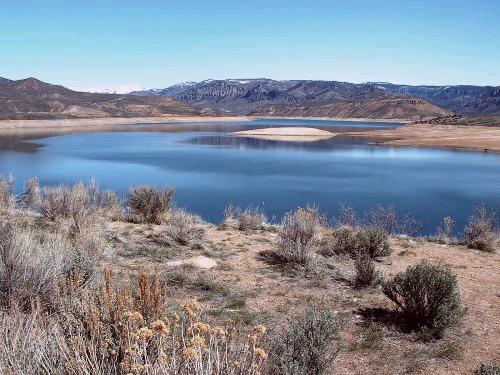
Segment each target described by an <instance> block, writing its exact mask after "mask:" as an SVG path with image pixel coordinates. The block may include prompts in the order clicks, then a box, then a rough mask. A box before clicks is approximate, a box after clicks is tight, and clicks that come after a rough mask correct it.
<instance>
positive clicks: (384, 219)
mask: <svg viewBox="0 0 500 375" xmlns="http://www.w3.org/2000/svg"><path fill="white" fill-rule="evenodd" d="M365 224H366V226H367V227H370V228H375V229H378V230H380V231H383V232H385V233H387V234H392V233H394V232H395V231H396V229H397V228H398V215H397V213H396V210H395V209H394V207H393V206H388V207H384V206H383V205H381V204H378V205H377V206H375V208H372V209H371V210H369V211H368V212H366V213H365Z"/></svg>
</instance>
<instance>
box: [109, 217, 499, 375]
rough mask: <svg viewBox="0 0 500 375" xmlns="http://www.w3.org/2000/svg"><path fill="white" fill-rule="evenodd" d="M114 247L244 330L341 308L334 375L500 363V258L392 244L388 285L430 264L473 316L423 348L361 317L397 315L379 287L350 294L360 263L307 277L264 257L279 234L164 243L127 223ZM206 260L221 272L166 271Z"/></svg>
mask: <svg viewBox="0 0 500 375" xmlns="http://www.w3.org/2000/svg"><path fill="white" fill-rule="evenodd" d="M107 232H108V233H109V234H110V238H111V241H112V243H113V247H114V254H115V255H113V256H112V257H111V258H110V259H108V261H107V262H108V264H107V265H108V266H111V267H113V268H115V269H117V270H122V271H123V272H126V271H129V270H139V269H141V268H142V267H145V266H153V267H158V269H160V270H161V271H164V272H165V278H166V280H167V283H168V284H169V285H170V290H171V293H172V297H173V298H176V299H177V298H179V299H185V298H188V297H193V296H195V297H197V298H198V299H199V300H200V301H202V302H203V304H204V305H205V306H206V314H207V315H208V316H213V317H214V318H215V317H217V318H221V317H222V318H225V317H229V318H232V319H235V320H237V321H240V322H242V323H243V324H255V323H263V324H265V325H267V326H268V327H270V328H271V329H272V327H276V326H278V325H281V324H284V323H285V322H286V319H287V318H292V317H293V316H295V314H297V313H298V312H300V311H302V310H303V309H304V308H306V307H308V306H325V307H328V308H332V309H334V310H335V311H336V312H337V314H338V316H339V317H342V319H345V322H346V326H345V328H344V330H343V333H342V338H343V345H342V349H341V351H340V354H339V356H338V357H337V359H336V361H335V363H334V368H333V369H332V371H333V372H334V373H338V374H407V373H420V374H472V373H473V371H474V369H476V368H477V367H478V366H479V365H480V364H481V363H482V362H485V363H486V362H490V361H493V360H498V359H499V358H500V323H499V322H500V308H499V307H500V304H499V298H500V272H499V270H500V267H499V266H500V256H499V255H498V254H494V253H485V252H480V251H476V250H471V249H468V248H466V247H463V246H457V245H442V244H437V243H432V242H427V241H423V240H422V241H421V240H410V239H407V238H391V247H392V249H393V252H392V255H391V256H390V257H388V258H386V259H384V260H383V261H382V262H379V263H377V268H378V270H379V271H381V272H382V274H383V275H384V276H386V277H387V276H390V275H394V274H395V273H397V272H399V271H402V270H404V269H406V268H407V267H408V266H409V265H412V264H415V263H418V262H420V261H421V260H423V259H427V260H428V261H429V262H431V263H441V264H446V265H449V266H450V267H451V269H452V270H453V272H455V273H456V275H457V277H458V280H459V287H460V292H461V296H462V301H463V303H464V305H465V306H466V307H467V309H468V312H467V315H466V316H465V318H464V319H463V321H462V322H461V323H460V324H459V325H458V326H456V327H453V328H451V329H449V330H448V331H447V332H446V334H445V336H444V337H443V338H442V339H440V340H436V341H430V342H424V341H421V340H419V339H418V337H417V336H416V335H415V334H410V333H402V332H400V331H399V330H398V329H396V328H395V327H392V326H389V325H387V324H385V323H380V322H370V321H368V320H367V319H366V318H364V317H363V315H362V313H361V311H362V310H363V309H367V308H387V309H390V308H392V305H391V304H390V303H389V301H388V299H387V298H385V296H384V295H383V294H382V292H381V290H380V287H378V288H370V289H364V290H356V289H354V288H353V287H352V284H351V280H352V279H353V277H354V266H353V261H352V260H351V259H349V258H348V257H329V258H326V257H322V256H319V255H318V256H317V258H316V260H315V261H314V262H313V264H312V266H310V267H308V268H307V269H303V268H300V269H296V268H282V267H278V266H276V265H272V264H269V263H267V262H266V261H265V260H264V259H263V258H262V256H261V255H260V254H261V252H262V251H269V250H273V249H274V247H275V244H276V241H277V233H276V230H275V229H273V228H272V227H271V228H270V229H269V230H263V231H248V232H242V231H238V230H236V229H221V228H218V227H216V226H213V225H210V224H202V225H201V226H200V228H199V232H198V234H197V235H196V236H194V237H192V239H190V240H189V241H188V242H187V243H185V244H182V245H180V244H178V243H172V242H171V241H170V242H169V241H166V240H165V238H166V237H165V228H164V227H163V226H156V225H138V224H129V223H124V222H111V223H108V224H107ZM196 255H203V256H207V257H210V258H211V259H214V260H216V262H217V264H218V265H217V267H215V268H213V269H210V270H204V269H196V268H193V267H181V268H179V267H177V268H176V267H174V268H167V267H166V266H165V264H166V261H167V260H177V259H185V258H188V257H191V256H196Z"/></svg>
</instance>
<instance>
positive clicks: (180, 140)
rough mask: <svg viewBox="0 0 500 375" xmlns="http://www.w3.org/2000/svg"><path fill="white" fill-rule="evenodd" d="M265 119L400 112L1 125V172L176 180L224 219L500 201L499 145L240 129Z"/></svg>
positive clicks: (452, 212)
mask: <svg viewBox="0 0 500 375" xmlns="http://www.w3.org/2000/svg"><path fill="white" fill-rule="evenodd" d="M269 126H314V127H316V128H321V129H328V130H331V131H333V132H335V131H339V130H342V131H345V130H350V131H356V130H366V129H371V128H384V127H394V126H399V124H394V123H380V122H377V123H371V122H347V121H346V122H339V121H319V120H285V119H283V120H281V119H280V120H275V119H269V120H256V121H252V122H240V123H203V124H201V123H172V124H154V125H153V124H140V125H126V126H125V125H124V126H113V127H107V128H104V129H98V128H88V129H69V130H68V129H64V130H50V131H45V130H44V131H35V132H32V131H30V132H20V131H17V132H16V131H12V132H9V133H0V173H1V174H4V175H8V174H12V175H13V176H14V177H15V178H16V183H17V185H16V189H18V190H19V189H20V188H21V185H22V180H23V179H25V178H27V177H31V176H38V177H39V179H40V182H41V184H42V185H53V184H59V183H73V182H77V181H79V180H89V179H91V178H95V179H96V180H97V181H98V182H99V184H100V186H101V187H102V188H103V189H113V190H115V191H116V192H118V193H125V192H127V191H128V188H129V187H130V186H133V185H141V184H156V185H157V186H162V185H165V184H166V185H169V186H172V187H175V188H176V195H175V198H176V202H177V204H178V205H179V206H182V207H184V208H186V209H187V210H189V211H191V212H193V213H197V214H199V215H201V216H202V217H203V218H204V219H206V220H208V221H211V222H214V223H218V222H220V221H221V219H222V217H223V211H224V208H225V207H226V205H228V204H229V203H232V204H233V205H238V206H241V207H247V206H261V207H263V209H264V210H265V212H266V213H267V215H268V216H269V217H274V218H276V219H279V218H281V216H282V215H283V213H285V212H286V211H288V210H291V209H294V208H296V207H298V206H305V205H307V204H308V203H310V204H316V205H318V206H319V208H320V210H322V211H323V212H325V213H327V214H328V215H329V216H330V217H332V216H334V215H335V214H336V213H337V212H338V208H339V205H340V204H341V203H347V204H349V205H351V206H352V207H353V208H355V209H356V210H357V211H358V212H363V211H365V210H367V209H369V208H371V207H373V206H374V205H376V204H378V203H381V204H384V205H389V204H392V205H394V206H395V208H396V209H397V211H398V213H399V214H401V215H404V214H406V213H410V214H412V215H413V216H415V217H417V218H418V219H420V220H422V221H423V222H424V229H423V231H422V233H433V232H434V231H435V229H436V226H437V225H438V223H439V222H440V220H441V219H442V218H443V217H445V216H451V217H452V218H453V219H454V220H455V222H456V224H457V226H458V227H462V226H463V225H464V223H465V221H466V220H467V217H468V216H469V214H470V212H471V210H472V208H473V207H474V206H475V205H478V204H480V203H485V204H487V205H490V206H493V207H496V208H498V207H499V206H500V155H498V154H490V153H480V152H465V151H453V150H445V149H429V148H411V147H407V148H398V147H388V146H377V145H372V144H370V143H372V142H374V141H375V140H374V139H367V138H361V137H352V136H345V135H338V136H336V137H333V138H330V139H322V140H318V141H312V142H286V141H277V140H265V139H255V138H244V137H235V136H232V135H231V134H230V132H232V131H235V130H246V129H251V128H258V127H269Z"/></svg>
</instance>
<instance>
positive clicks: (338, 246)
mask: <svg viewBox="0 0 500 375" xmlns="http://www.w3.org/2000/svg"><path fill="white" fill-rule="evenodd" d="M327 245H328V247H327V248H325V249H324V250H323V251H322V254H323V255H326V256H332V255H334V254H348V255H350V256H352V257H354V256H355V255H356V254H357V252H358V231H357V230H356V229H352V228H349V227H340V228H338V229H335V230H334V231H333V233H332V237H331V240H330V241H329V242H328V244H327Z"/></svg>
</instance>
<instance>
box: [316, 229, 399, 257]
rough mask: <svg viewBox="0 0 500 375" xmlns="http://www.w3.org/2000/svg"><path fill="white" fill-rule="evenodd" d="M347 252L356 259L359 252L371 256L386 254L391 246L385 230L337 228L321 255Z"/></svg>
mask: <svg viewBox="0 0 500 375" xmlns="http://www.w3.org/2000/svg"><path fill="white" fill-rule="evenodd" d="M333 254H348V255H350V256H351V257H352V258H354V259H356V258H357V257H358V256H359V254H366V255H369V256H370V257H371V258H378V257H381V256H388V255H390V254H391V247H390V246H389V242H388V235H387V233H386V232H384V231H382V230H379V229H374V228H356V229H352V228H347V227H343V228H338V229H336V230H335V231H334V232H333V234H332V240H331V242H330V246H329V248H328V249H326V250H324V251H323V255H333Z"/></svg>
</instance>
